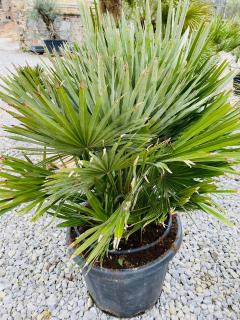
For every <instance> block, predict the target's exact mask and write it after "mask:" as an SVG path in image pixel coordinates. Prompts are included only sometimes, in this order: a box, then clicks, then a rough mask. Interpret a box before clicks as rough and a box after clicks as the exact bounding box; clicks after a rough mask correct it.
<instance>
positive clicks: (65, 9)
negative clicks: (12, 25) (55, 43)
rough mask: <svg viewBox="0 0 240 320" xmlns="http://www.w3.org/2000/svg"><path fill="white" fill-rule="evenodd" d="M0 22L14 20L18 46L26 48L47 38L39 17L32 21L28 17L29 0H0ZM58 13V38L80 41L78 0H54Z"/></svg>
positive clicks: (56, 22) (80, 26)
mask: <svg viewBox="0 0 240 320" xmlns="http://www.w3.org/2000/svg"><path fill="white" fill-rule="evenodd" d="M0 1H1V5H0V24H2V23H6V22H9V21H14V22H16V23H17V25H18V36H17V38H18V40H19V41H20V47H21V48H22V49H24V50H28V49H29V48H30V47H31V45H33V44H42V43H43V40H44V39H48V38H49V34H48V32H47V29H46V26H45V25H44V23H43V22H42V20H41V19H39V20H38V21H32V20H31V19H29V17H28V10H29V9H30V6H31V0H0ZM56 2H57V6H58V12H59V15H58V17H57V19H56V21H55V27H56V30H57V31H58V34H59V36H60V38H62V39H65V40H68V41H69V42H70V43H72V42H75V41H81V39H82V25H81V17H80V10H79V2H78V0H56Z"/></svg>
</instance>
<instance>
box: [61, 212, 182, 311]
mask: <svg viewBox="0 0 240 320" xmlns="http://www.w3.org/2000/svg"><path fill="white" fill-rule="evenodd" d="M177 224H178V231H177V236H176V240H175V242H174V243H173V245H172V247H171V249H170V250H168V251H167V252H166V253H165V254H164V255H163V256H160V257H159V258H158V259H156V260H154V261H153V262H151V263H148V264H146V265H144V266H142V267H139V268H133V269H123V270H111V269H106V268H100V267H92V268H91V269H90V270H83V274H84V277H85V281H86V284H87V288H88V291H89V293H90V295H91V296H92V298H93V300H94V301H95V303H96V305H97V306H98V307H99V308H100V309H101V310H103V311H105V312H108V313H110V314H113V315H115V316H117V317H133V316H136V315H138V314H140V313H143V312H144V311H145V310H147V309H149V308H151V307H153V306H154V304H155V303H156V301H157V300H158V298H159V297H160V295H161V291H162V287H163V282H164V279H165V275H166V272H167V269H168V264H169V262H170V261H171V260H172V259H173V257H174V256H175V254H176V253H177V251H178V249H179V248H180V245H181V243H182V226H181V222H180V219H179V217H177ZM70 238H71V230H70V229H68V234H67V241H68V243H69V241H70ZM71 251H72V249H71ZM130 251H131V250H130ZM75 262H76V263H77V264H79V265H82V258H81V257H77V258H75Z"/></svg>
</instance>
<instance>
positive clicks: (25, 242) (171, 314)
mask: <svg viewBox="0 0 240 320" xmlns="http://www.w3.org/2000/svg"><path fill="white" fill-rule="evenodd" d="M6 43H7V45H8V46H7V50H6V49H5V44H6ZM26 59H27V61H28V62H29V63H33V64H35V63H36V62H38V60H39V58H38V57H36V56H32V55H29V54H22V53H19V52H18V51H17V48H16V46H14V45H12V44H11V43H10V42H6V40H1V39H0V73H1V74H3V73H5V72H6V69H5V67H6V66H9V65H10V63H12V62H14V63H18V64H24V63H25V60H26ZM5 107H6V106H5ZM11 123H12V119H11V118H10V117H9V116H8V115H7V114H6V113H5V112H3V111H1V112H0V125H3V124H5V125H6V124H8V125H9V124H11ZM0 131H1V132H0V133H1V134H2V129H1V128H0ZM13 146H14V145H13V142H11V141H10V140H8V139H7V138H5V139H2V138H1V146H0V153H2V154H9V153H10V154H14V152H13V151H12V150H11V149H12V147H13ZM239 181H240V179H239V178H237V177H231V179H230V177H228V178H223V179H221V181H220V182H219V183H221V184H223V185H226V184H229V187H231V188H233V187H235V188H238V189H240V183H239ZM220 202H221V203H222V204H223V206H224V207H225V208H226V210H227V212H228V213H229V215H230V217H231V218H232V219H233V220H234V221H235V222H236V227H235V228H233V229H230V228H228V227H225V226H223V225H222V224H221V223H219V222H218V221H216V220H215V219H213V218H211V217H208V216H206V215H205V214H202V213H200V212H195V213H194V214H193V215H192V218H193V219H194V221H193V220H192V219H191V218H190V217H188V216H184V215H183V217H182V221H183V225H184V233H185V235H184V241H183V245H182V248H181V250H180V252H179V253H178V255H177V256H176V257H175V259H174V260H173V262H172V263H171V265H170V269H169V273H168V274H167V276H166V281H165V285H164V289H163V293H162V295H161V298H160V299H159V301H158V303H157V304H156V306H155V307H154V308H153V309H152V310H150V311H148V312H146V313H145V314H144V315H142V316H140V317H136V318H134V319H141V320H160V319H161V320H164V319H172V320H177V319H184V320H188V319H189V320H190V319H191V320H194V319H197V320H208V319H209V320H211V319H217V320H218V319H223V320H228V319H233V320H238V319H240V311H239V310H240V294H239V288H240V277H239V276H240V268H239V265H240V259H239V253H240V252H239V240H240V237H239V235H240V230H239V224H240V215H239V212H240V196H239V194H238V195H226V196H221V198H220ZM49 221H50V219H49V218H48V219H46V218H44V219H43V220H42V221H40V223H37V224H33V223H30V222H29V217H28V216H21V217H20V216H19V215H18V214H17V213H16V212H10V213H9V214H6V215H5V216H3V217H2V218H1V222H0V242H1V245H0V319H1V320H21V319H22V320H30V319H37V320H47V319H52V320H61V319H67V320H81V319H83V320H97V319H100V320H107V319H109V320H110V319H116V318H114V317H111V316H108V315H105V314H103V313H102V312H101V311H99V310H98V309H97V308H95V306H94V304H93V302H92V301H91V299H90V298H89V297H88V294H87V290H86V287H85V284H84V282H83V279H82V276H81V271H80V270H79V269H78V268H77V267H76V266H75V265H72V262H70V261H69V259H68V256H67V249H66V246H65V232H64V230H59V229H57V228H54V226H53V225H51V226H49V227H45V226H46V224H47V222H49ZM123 294H124V293H123Z"/></svg>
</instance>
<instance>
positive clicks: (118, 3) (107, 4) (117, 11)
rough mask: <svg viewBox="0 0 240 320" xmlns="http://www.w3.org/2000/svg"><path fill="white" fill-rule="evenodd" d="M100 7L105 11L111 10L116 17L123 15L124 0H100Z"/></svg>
mask: <svg viewBox="0 0 240 320" xmlns="http://www.w3.org/2000/svg"><path fill="white" fill-rule="evenodd" d="M100 7H101V11H102V12H103V13H106V12H109V13H110V14H112V15H113V17H114V18H115V19H119V18H120V17H121V15H122V0H100Z"/></svg>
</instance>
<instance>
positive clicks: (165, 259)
mask: <svg viewBox="0 0 240 320" xmlns="http://www.w3.org/2000/svg"><path fill="white" fill-rule="evenodd" d="M176 217H177V225H178V231H177V235H176V239H175V241H174V242H173V244H172V246H171V248H170V249H169V250H168V251H167V252H165V253H164V254H163V255H161V256H159V257H158V258H157V259H155V260H153V261H151V262H149V263H147V264H145V265H143V266H140V267H135V268H128V269H108V268H104V267H94V266H86V267H84V268H82V271H83V273H85V274H87V273H88V272H89V271H90V272H94V273H98V274H99V275H100V274H101V275H102V276H106V277H108V276H109V274H111V275H117V276H118V275H119V276H121V275H123V274H124V275H131V274H133V272H134V274H137V273H141V272H142V271H143V269H145V270H146V271H149V270H151V269H155V267H157V266H158V265H159V264H166V263H167V262H169V261H170V260H171V259H172V258H173V257H174V256H175V254H176V253H177V251H178V250H179V248H180V245H181V243H182V234H183V230H182V224H181V220H180V218H179V215H177V214H176ZM71 250H72V251H73V249H71ZM76 258H78V257H76ZM76 260H77V259H76ZM76 260H75V261H76ZM76 262H77V261H76Z"/></svg>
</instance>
